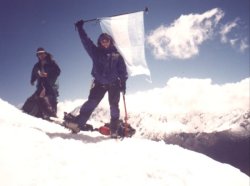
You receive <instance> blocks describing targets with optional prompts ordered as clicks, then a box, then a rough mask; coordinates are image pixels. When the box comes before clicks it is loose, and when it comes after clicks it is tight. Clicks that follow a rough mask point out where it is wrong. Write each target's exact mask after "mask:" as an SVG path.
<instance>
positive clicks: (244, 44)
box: [240, 38, 249, 52]
mask: <svg viewBox="0 0 250 186" xmlns="http://www.w3.org/2000/svg"><path fill="white" fill-rule="evenodd" d="M247 48H249V43H248V42H247V39H246V38H245V39H242V40H241V41H240V51H241V52H244V51H245V50H246V49H247Z"/></svg>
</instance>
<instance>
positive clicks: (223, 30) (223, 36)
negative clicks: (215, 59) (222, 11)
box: [220, 19, 238, 43]
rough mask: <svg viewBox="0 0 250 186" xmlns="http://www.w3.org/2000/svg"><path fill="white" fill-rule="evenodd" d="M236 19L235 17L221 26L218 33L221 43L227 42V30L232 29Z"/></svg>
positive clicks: (235, 24)
mask: <svg viewBox="0 0 250 186" xmlns="http://www.w3.org/2000/svg"><path fill="white" fill-rule="evenodd" d="M237 20H238V19H236V20H234V21H232V22H230V23H227V24H225V25H223V26H222V27H221V30H220V35H221V42H222V43H228V38H227V34H228V33H229V32H231V30H232V29H233V28H234V27H236V26H237Z"/></svg>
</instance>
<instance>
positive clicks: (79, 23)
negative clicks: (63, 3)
mask: <svg viewBox="0 0 250 186" xmlns="http://www.w3.org/2000/svg"><path fill="white" fill-rule="evenodd" d="M83 24H84V21H83V20H82V19H81V20H80V21H77V22H76V23H75V27H76V28H78V29H79V28H82V26H83Z"/></svg>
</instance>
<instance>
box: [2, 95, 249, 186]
mask: <svg viewBox="0 0 250 186" xmlns="http://www.w3.org/2000/svg"><path fill="white" fill-rule="evenodd" d="M0 151H1V153H0V184H1V185H4V186H17V185H18V186H31V185H36V186H40V185H41V186H52V185H53V186H55V185H60V186H69V185H74V186H78V185H79V186H80V185H96V186H98V185H101V186H104V185H107V186H112V185H115V186H117V185H121V186H123V185H126V186H127V185H152V186H153V185H154V186H157V185H158V186H161V185H171V186H184V185H185V186H189V185H190V186H200V185H203V186H211V185H218V186H221V185H227V186H230V185H232V186H235V185H240V186H248V185H249V177H248V176H247V175H245V174H243V173H242V172H240V171H239V170H238V169H236V168H234V167H232V166H230V165H228V164H222V163H219V162H216V161H214V160H212V159H211V158H209V157H207V156H205V155H202V154H199V153H196V152H192V151H189V150H185V149H183V148H181V147H179V146H176V145H166V144H165V143H163V142H154V141H150V140H147V139H140V138H136V137H135V138H131V139H124V140H122V141H120V140H114V139H109V138H107V137H105V136H101V135H100V134H98V133H94V132H93V133H91V132H81V133H80V134H77V135H76V134H70V133H69V131H68V130H66V129H64V128H62V127H61V126H59V125H56V124H52V123H50V122H47V121H44V120H41V119H37V118H34V117H32V116H29V115H27V114H24V113H22V112H21V111H20V110H18V109H17V108H15V107H14V106H11V105H9V104H8V103H7V102H5V101H3V100H1V99H0Z"/></svg>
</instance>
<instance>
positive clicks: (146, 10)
mask: <svg viewBox="0 0 250 186" xmlns="http://www.w3.org/2000/svg"><path fill="white" fill-rule="evenodd" d="M143 11H144V12H145V13H148V7H147V6H146V7H145V9H144V10H143ZM136 12H139V11H136ZM136 12H127V13H121V14H116V15H112V16H108V17H114V16H120V15H125V14H131V13H136ZM100 19H102V18H94V19H87V20H83V21H84V23H87V22H93V21H99V20H100Z"/></svg>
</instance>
